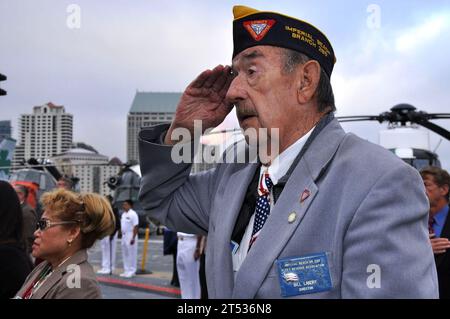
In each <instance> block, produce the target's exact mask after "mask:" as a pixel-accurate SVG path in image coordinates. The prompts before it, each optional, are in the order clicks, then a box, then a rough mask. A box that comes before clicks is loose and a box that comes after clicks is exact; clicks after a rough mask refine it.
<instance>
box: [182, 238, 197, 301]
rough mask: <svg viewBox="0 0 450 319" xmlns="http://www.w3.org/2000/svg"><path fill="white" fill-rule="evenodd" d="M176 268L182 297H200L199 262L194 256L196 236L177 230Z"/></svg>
mask: <svg viewBox="0 0 450 319" xmlns="http://www.w3.org/2000/svg"><path fill="white" fill-rule="evenodd" d="M177 235H178V247H177V270H178V279H179V281H180V290H181V298H182V299H200V295H201V290H200V277H199V269H200V262H199V260H198V259H195V258H194V254H195V251H196V249H197V236H196V235H192V234H186V233H181V232H178V233H177Z"/></svg>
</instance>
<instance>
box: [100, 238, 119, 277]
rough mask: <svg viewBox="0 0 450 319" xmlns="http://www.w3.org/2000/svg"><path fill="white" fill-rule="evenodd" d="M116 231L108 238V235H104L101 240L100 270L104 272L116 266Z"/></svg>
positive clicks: (112, 269)
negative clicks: (111, 237)
mask: <svg viewBox="0 0 450 319" xmlns="http://www.w3.org/2000/svg"><path fill="white" fill-rule="evenodd" d="M117 236H118V232H116V234H115V235H114V237H113V239H112V240H110V236H106V237H105V238H103V239H102V240H101V247H102V270H104V271H105V272H113V271H114V269H115V268H116V250H117V249H116V248H117Z"/></svg>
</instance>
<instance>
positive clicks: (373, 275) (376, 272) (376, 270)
mask: <svg viewBox="0 0 450 319" xmlns="http://www.w3.org/2000/svg"><path fill="white" fill-rule="evenodd" d="M367 273H369V274H370V275H369V276H368V277H367V280H366V284H367V287H368V288H369V289H374V288H381V267H380V266H379V265H377V264H370V265H368V266H367Z"/></svg>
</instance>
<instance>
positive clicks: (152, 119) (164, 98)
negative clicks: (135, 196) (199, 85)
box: [127, 91, 181, 162]
mask: <svg viewBox="0 0 450 319" xmlns="http://www.w3.org/2000/svg"><path fill="white" fill-rule="evenodd" d="M180 97H181V93H167V92H139V91H137V92H136V95H135V96H134V99H133V103H132V104H131V108H130V112H129V113H128V119H127V160H128V161H129V162H130V161H135V162H138V161H139V153H138V152H139V151H138V134H139V131H140V130H141V128H143V127H148V126H152V125H157V124H161V123H170V122H171V121H172V119H173V117H174V115H175V111H176V109H177V105H178V102H179V100H180Z"/></svg>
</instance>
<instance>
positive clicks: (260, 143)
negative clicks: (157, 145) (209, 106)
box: [171, 120, 280, 164]
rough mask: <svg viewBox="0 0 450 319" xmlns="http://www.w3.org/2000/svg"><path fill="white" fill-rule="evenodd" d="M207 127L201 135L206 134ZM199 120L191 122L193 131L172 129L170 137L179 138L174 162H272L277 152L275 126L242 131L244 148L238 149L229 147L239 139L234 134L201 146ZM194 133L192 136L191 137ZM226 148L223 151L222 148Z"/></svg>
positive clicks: (174, 147) (278, 145) (201, 130)
mask: <svg viewBox="0 0 450 319" xmlns="http://www.w3.org/2000/svg"><path fill="white" fill-rule="evenodd" d="M211 131H212V129H208V130H206V131H205V133H204V134H206V135H207V134H208V133H210V132H211ZM202 132H203V129H202V121H200V120H196V121H194V132H193V134H192V132H191V131H190V130H188V129H186V128H176V129H174V130H173V131H172V134H171V139H172V140H176V141H178V143H177V144H175V145H174V146H173V148H172V152H171V158H172V161H173V162H174V163H177V164H179V163H189V164H191V163H192V164H202V163H205V164H214V163H256V162H257V161H258V160H259V161H261V162H262V163H269V162H270V163H275V162H276V161H277V159H278V155H279V151H280V143H279V129H278V128H272V129H270V130H269V129H267V128H259V129H255V128H248V129H246V130H243V131H242V134H243V135H244V137H245V139H246V142H247V151H245V152H244V151H240V150H239V149H237V148H235V147H232V146H231V145H234V144H236V143H238V141H239V140H240V139H241V138H238V136H236V135H233V136H232V137H231V138H230V139H226V140H225V139H224V140H223V141H222V142H221V143H218V144H209V145H204V144H202V143H200V137H201V136H202V135H203V134H202ZM192 135H193V136H192ZM225 150H226V153H224V151H225Z"/></svg>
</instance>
